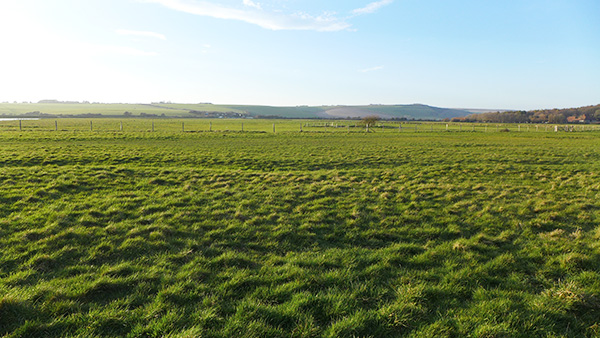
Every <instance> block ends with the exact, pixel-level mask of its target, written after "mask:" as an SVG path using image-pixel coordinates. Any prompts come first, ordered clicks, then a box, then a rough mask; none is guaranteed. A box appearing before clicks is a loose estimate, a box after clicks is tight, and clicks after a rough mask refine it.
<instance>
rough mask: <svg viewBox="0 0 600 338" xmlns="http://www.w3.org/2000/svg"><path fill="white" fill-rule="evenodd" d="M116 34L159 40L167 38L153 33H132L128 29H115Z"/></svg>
mask: <svg viewBox="0 0 600 338" xmlns="http://www.w3.org/2000/svg"><path fill="white" fill-rule="evenodd" d="M116 32H117V34H119V35H131V36H141V37H147V38H156V39H160V40H166V39H167V37H166V36H164V35H163V34H160V33H155V32H147V31H132V30H128V29H117V30H116Z"/></svg>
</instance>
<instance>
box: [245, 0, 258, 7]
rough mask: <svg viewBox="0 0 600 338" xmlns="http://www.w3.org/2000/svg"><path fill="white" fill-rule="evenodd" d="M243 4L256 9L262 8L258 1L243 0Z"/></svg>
mask: <svg viewBox="0 0 600 338" xmlns="http://www.w3.org/2000/svg"><path fill="white" fill-rule="evenodd" d="M244 5H245V6H248V7H253V8H256V9H262V8H261V6H260V3H258V2H253V1H252V0H244Z"/></svg>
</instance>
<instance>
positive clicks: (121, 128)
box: [119, 121, 123, 131]
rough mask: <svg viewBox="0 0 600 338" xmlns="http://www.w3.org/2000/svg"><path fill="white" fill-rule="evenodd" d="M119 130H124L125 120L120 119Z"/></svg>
mask: <svg viewBox="0 0 600 338" xmlns="http://www.w3.org/2000/svg"><path fill="white" fill-rule="evenodd" d="M119 130H120V131H123V121H120V125H119Z"/></svg>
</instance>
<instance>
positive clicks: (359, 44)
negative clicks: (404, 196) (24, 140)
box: [0, 0, 600, 110]
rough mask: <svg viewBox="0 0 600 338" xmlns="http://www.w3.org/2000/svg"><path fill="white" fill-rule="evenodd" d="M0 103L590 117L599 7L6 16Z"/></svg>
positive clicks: (61, 6) (262, 1) (418, 2)
mask: <svg viewBox="0 0 600 338" xmlns="http://www.w3.org/2000/svg"><path fill="white" fill-rule="evenodd" d="M0 47H1V48H0V102H13V101H17V102H37V101H39V100H44V99H56V100H65V101H90V102H106V103H117V102H122V103H149V102H157V101H171V102H179V103H201V102H202V103H204V102H211V103H215V104H262V105H275V106H296V105H366V104H412V103H422V104H428V105H433V106H438V107H448V108H483V109H526V110H530V109H542V108H568V107H579V106H586V105H594V104H600V1H598V0H472V1H471V0H376V1H371V0H343V1H342V0H329V1H323V0H222V1H215V0H206V1H205V0H0Z"/></svg>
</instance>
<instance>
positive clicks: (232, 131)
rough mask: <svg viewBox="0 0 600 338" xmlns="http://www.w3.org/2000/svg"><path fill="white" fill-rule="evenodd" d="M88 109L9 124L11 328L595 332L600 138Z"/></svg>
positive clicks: (25, 331) (65, 332)
mask: <svg viewBox="0 0 600 338" xmlns="http://www.w3.org/2000/svg"><path fill="white" fill-rule="evenodd" d="M92 122H93V125H92V128H90V121H89V120H82V119H77V120H68V119H65V120H59V121H58V128H57V129H58V131H54V128H55V124H54V120H39V121H22V125H21V127H20V129H19V124H18V121H1V122H0V155H1V156H0V168H2V169H1V170H0V189H1V190H0V205H1V208H0V250H1V255H0V337H236V336H237V337H598V336H600V223H599V221H600V131H592V130H591V129H587V130H584V131H581V132H572V133H567V132H558V133H555V132H550V131H547V132H546V131H545V130H544V128H543V127H542V126H540V128H538V129H537V130H536V129H535V128H534V127H535V126H529V131H527V129H526V127H527V126H521V127H519V126H517V125H503V126H501V127H499V128H500V131H502V130H505V129H506V130H509V131H510V132H500V131H499V132H496V128H497V127H496V125H489V126H486V125H473V126H477V128H475V127H473V129H474V130H475V131H473V129H470V128H471V127H472V126H471V125H468V126H467V125H456V124H452V125H450V126H449V131H448V132H446V131H445V128H446V125H445V124H414V125H413V124H405V125H403V129H402V130H401V131H400V130H399V128H398V127H399V125H397V124H396V125H392V124H390V125H389V126H388V128H380V129H377V128H374V129H375V130H374V131H375V132H371V133H366V132H365V131H364V129H363V128H362V127H353V126H351V127H347V126H343V127H340V125H341V124H342V122H341V121H340V122H338V128H334V127H332V126H335V122H332V124H331V125H329V126H327V127H325V126H324V125H323V126H317V125H316V122H310V121H284V122H282V121H264V120H261V121H258V120H243V121H241V120H211V121H207V120H189V121H187V120H186V121H177V120H172V121H171V120H168V121H163V120H160V121H151V120H127V121H124V128H123V131H120V121H119V120H112V119H102V120H93V121H92ZM152 122H155V132H151V130H152V126H151V123H152ZM242 122H243V123H245V125H244V129H245V130H244V131H245V132H243V133H242V132H241V123H242ZM181 123H185V130H186V131H187V132H182V131H181ZM209 123H211V124H212V130H213V132H210V131H209V128H210V125H209ZM273 123H276V128H277V132H276V133H273V132H272V124H273ZM301 125H302V126H303V132H302V133H300V132H299V129H300V126H301ZM415 126H416V127H415ZM544 127H545V126H544ZM413 128H414V129H413ZM419 128H420V129H419ZM588 128H589V126H588ZM90 129H92V130H90ZM519 129H520V132H519ZM431 130H433V131H431ZM348 131H350V132H348ZM372 131H373V130H372ZM486 131H487V132H486Z"/></svg>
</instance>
